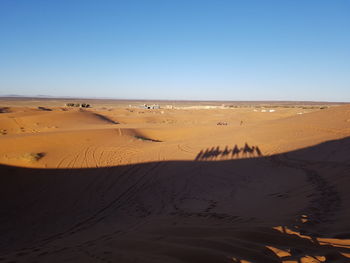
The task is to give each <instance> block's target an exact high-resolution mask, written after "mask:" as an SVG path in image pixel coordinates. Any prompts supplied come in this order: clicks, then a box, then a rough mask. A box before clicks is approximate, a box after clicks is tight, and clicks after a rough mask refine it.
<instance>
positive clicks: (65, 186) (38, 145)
mask: <svg viewBox="0 0 350 263" xmlns="http://www.w3.org/2000/svg"><path fill="white" fill-rule="evenodd" d="M83 102H84V101H83V100H73V99H71V100H65V99H57V100H56V99H38V100H36V99H25V98H3V99H1V100H0V106H1V108H0V145H1V148H0V163H1V165H0V173H1V175H0V187H1V190H0V212H1V216H0V233H1V235H0V262H16V263H17V262H174V263H175V262H178V263H180V262H201V263H205V262H208V263H209V262H210V263H212V262H240V263H247V262H285V263H287V262H289V263H292V262H299V263H300V262H303V263H306V262H310V263H311V262H350V223H349V222H350V191H349V189H350V177H349V175H350V166H349V165H350V137H349V136H350V106H349V105H345V104H341V105H336V104H330V103H328V104H327V103H323V104H322V103H287V102H281V103H277V102H275V103H272V102H271V103H269V102H259V103H258V102H255V103H254V102H240V103H238V102H237V103H234V102H231V103H230V102H224V103H219V102H217V103H215V102H170V101H163V102H147V101H146V102H142V101H113V100H88V101H87V103H88V104H90V107H76V106H73V107H72V106H71V105H69V103H73V104H74V103H75V104H80V105H81V103H83ZM67 103H68V104H67ZM143 104H148V105H152V107H153V106H154V109H152V108H151V109H148V108H147V106H140V105H143ZM153 104H155V105H153ZM67 105H69V106H67ZM158 105H159V106H160V108H159V109H158V108H157V107H158ZM77 106H78V105H77Z"/></svg>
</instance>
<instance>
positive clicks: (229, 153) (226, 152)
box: [195, 143, 263, 161]
mask: <svg viewBox="0 0 350 263" xmlns="http://www.w3.org/2000/svg"><path fill="white" fill-rule="evenodd" d="M261 156H263V154H262V152H261V150H260V148H259V146H257V145H255V146H249V144H248V143H245V144H244V146H243V147H241V148H239V147H238V145H237V144H235V146H234V147H233V148H232V149H229V148H228V146H225V148H224V149H223V150H220V147H219V146H217V147H212V148H207V149H206V150H201V151H200V152H199V153H198V154H197V155H196V157H195V161H204V160H217V159H229V158H231V159H238V158H253V157H261ZM228 157H229V158H228Z"/></svg>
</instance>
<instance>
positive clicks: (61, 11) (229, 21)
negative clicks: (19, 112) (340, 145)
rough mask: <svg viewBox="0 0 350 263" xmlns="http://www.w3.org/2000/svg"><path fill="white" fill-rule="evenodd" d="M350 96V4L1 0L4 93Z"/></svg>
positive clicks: (316, 0)
mask: <svg viewBox="0 0 350 263" xmlns="http://www.w3.org/2000/svg"><path fill="white" fill-rule="evenodd" d="M5 94H21V95H38V94H44V95H53V96H84V97H113V98H130V99H137V98H139V99H199V100H325V101H350V1H348V0H339V1H338V0H327V1H324V0H274V1H272V0H264V1H262V0H255V1H253V0H241V1H238V0H237V1H236V0H211V1H206V0H198V1H195V0H159V1H153V0H143V1H141V0H140V1H133V0H124V1H117V0H115V1H103V0H101V1H98V0H96V1H88V0H81V1H77V0H76V1H75V0H56V1H49V0H42V1H36V0H32V1H31V0H0V95H5Z"/></svg>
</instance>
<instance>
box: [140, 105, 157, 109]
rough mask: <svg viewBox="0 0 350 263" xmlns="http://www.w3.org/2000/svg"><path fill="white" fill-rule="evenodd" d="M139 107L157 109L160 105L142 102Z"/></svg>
mask: <svg viewBox="0 0 350 263" xmlns="http://www.w3.org/2000/svg"><path fill="white" fill-rule="evenodd" d="M140 108H141V109H147V110H157V109H160V106H159V105H158V104H152V105H148V104H143V105H141V106H140Z"/></svg>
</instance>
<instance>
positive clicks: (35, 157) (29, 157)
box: [20, 152, 45, 163]
mask: <svg viewBox="0 0 350 263" xmlns="http://www.w3.org/2000/svg"><path fill="white" fill-rule="evenodd" d="M44 156H45V153H43V152H41V153H24V154H23V155H22V156H21V157H20V159H22V160H24V161H26V162H28V163H35V162H37V161H39V160H40V159H41V158H43V157H44Z"/></svg>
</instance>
